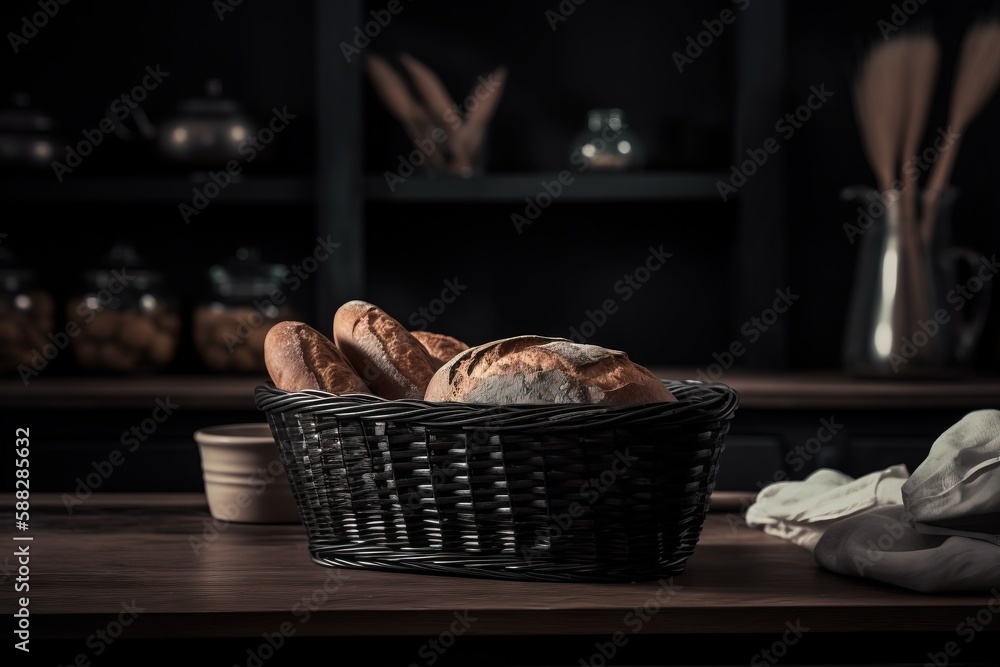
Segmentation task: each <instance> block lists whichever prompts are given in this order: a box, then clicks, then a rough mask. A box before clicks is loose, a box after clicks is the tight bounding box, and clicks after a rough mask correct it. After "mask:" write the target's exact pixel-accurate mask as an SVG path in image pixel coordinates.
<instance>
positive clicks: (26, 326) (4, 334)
mask: <svg viewBox="0 0 1000 667" xmlns="http://www.w3.org/2000/svg"><path fill="white" fill-rule="evenodd" d="M54 310H55V309H54V304H53V301H52V295H51V294H49V293H48V292H46V291H45V290H43V289H41V288H40V287H39V286H38V279H37V275H36V274H35V272H34V271H30V270H25V269H15V268H13V267H12V266H7V267H4V268H0V369H2V370H4V371H12V370H15V369H16V368H17V367H18V366H21V365H24V366H29V367H31V362H32V358H33V357H34V356H35V353H37V354H38V355H41V356H44V358H45V359H48V358H50V355H49V354H47V352H46V346H47V345H48V346H49V347H50V349H51V348H52V341H51V340H49V337H48V334H49V333H51V332H52V331H53V327H54V326H55V312H54Z"/></svg>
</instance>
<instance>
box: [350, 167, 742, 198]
mask: <svg viewBox="0 0 1000 667" xmlns="http://www.w3.org/2000/svg"><path fill="white" fill-rule="evenodd" d="M559 173H560V172H556V171H553V172H551V173H549V172H545V173H532V174H492V175H489V176H484V177H477V178H469V179H462V178H456V177H441V178H437V179H428V178H425V177H415V178H411V179H408V180H406V181H405V182H403V183H398V184H396V185H395V187H394V188H390V187H389V185H388V183H387V182H386V178H385V176H384V175H378V176H369V177H368V179H367V184H366V192H367V194H368V198H369V199H371V200H375V201H394V202H498V203H501V202H523V201H524V199H525V198H530V199H532V200H534V199H536V198H537V197H538V196H539V195H540V194H543V193H546V190H545V189H544V186H543V184H545V183H550V184H553V185H552V186H551V187H552V189H553V190H555V189H556V186H560V187H562V192H561V193H560V194H559V196H558V197H557V199H558V200H559V201H561V202H574V201H604V202H607V201H704V200H713V199H714V200H718V198H719V192H718V189H717V186H716V183H717V182H718V181H725V180H726V178H727V176H726V174H724V173H722V172H718V173H716V172H694V171H692V172H686V171H664V172H653V173H648V172H638V173H631V172H630V173H614V174H594V173H592V174H577V173H574V172H573V171H569V173H570V174H571V176H572V178H573V180H572V181H570V182H569V183H568V184H567V185H562V184H560V183H559V180H558V179H559ZM564 176H565V175H564ZM564 180H568V179H565V178H564Z"/></svg>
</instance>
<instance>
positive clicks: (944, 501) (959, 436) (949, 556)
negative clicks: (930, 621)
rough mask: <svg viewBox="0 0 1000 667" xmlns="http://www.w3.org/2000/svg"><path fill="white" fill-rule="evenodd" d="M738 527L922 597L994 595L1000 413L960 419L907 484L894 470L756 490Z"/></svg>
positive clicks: (998, 556)
mask: <svg viewBox="0 0 1000 667" xmlns="http://www.w3.org/2000/svg"><path fill="white" fill-rule="evenodd" d="M746 519H747V524H748V525H750V526H754V527H759V528H763V529H764V531H765V532H767V533H770V534H771V535H777V536H778V537H783V538H785V539H788V540H791V541H792V542H794V543H796V544H799V545H801V546H803V547H806V548H807V549H809V550H811V551H812V552H813V557H814V558H815V560H816V563H817V564H819V565H820V566H822V567H824V568H826V569H828V570H831V571H832V572H837V573H839V574H844V575H849V576H855V577H867V578H871V579H877V580H879V581H883V582H885V583H889V584H894V585H896V586H902V587H904V588H909V589H911V590H915V591H920V592H924V593H942V592H996V590H997V589H998V588H1000V410H978V411H975V412H971V413H969V414H967V415H966V416H965V417H963V418H962V419H961V420H960V421H959V422H958V423H956V424H955V425H954V426H952V427H951V428H949V429H948V430H947V431H945V432H944V433H943V434H941V436H940V437H938V438H937V439H936V440H935V441H934V444H933V446H932V447H931V450H930V452H929V453H928V455H927V458H926V459H925V460H924V461H923V463H921V464H920V466H919V467H918V468H917V469H916V470H915V471H914V472H913V475H909V473H908V472H907V470H906V467H905V466H902V465H898V466H892V467H891V468H886V469H885V470H880V471H878V472H874V473H871V474H869V475H865V476H864V477H860V478H858V479H852V478H851V477H848V476H847V475H844V474H843V473H840V472H837V471H835V470H829V469H822V470H818V471H816V472H814V473H813V474H811V475H810V476H809V477H807V478H806V479H804V480H802V481H801V482H780V483H778V484H772V485H771V486H768V487H765V488H764V489H762V490H761V492H760V493H759V494H758V495H757V499H756V502H755V503H754V504H753V505H751V506H750V507H749V508H748V510H747V515H746Z"/></svg>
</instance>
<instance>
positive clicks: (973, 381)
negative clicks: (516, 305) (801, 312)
mask: <svg viewBox="0 0 1000 667" xmlns="http://www.w3.org/2000/svg"><path fill="white" fill-rule="evenodd" d="M651 370H652V371H653V372H654V373H655V374H656V375H657V376H658V377H662V378H670V379H678V380H686V379H694V378H697V377H698V375H697V372H696V371H695V370H693V369H690V368H658V367H653V368H651ZM266 381H267V378H266V377H262V376H245V377H241V376H225V377H221V376H220V377H216V376H204V377H199V376H152V377H136V378H112V377H99V378H98V377H95V378H85V377H74V378H68V377H52V378H46V377H39V378H37V379H35V380H33V381H32V382H31V384H30V385H29V386H27V387H25V386H24V384H22V383H21V382H20V381H19V380H5V381H3V382H0V408H8V409H10V408H42V407H45V408H105V409H121V408H145V407H148V406H149V404H150V402H151V401H153V400H155V399H157V398H162V397H164V396H169V397H170V398H171V400H173V401H175V402H178V403H182V404H183V405H185V406H186V407H190V408H193V409H207V410H212V409H247V410H256V405H255V404H254V400H253V393H254V389H255V388H256V387H257V386H258V385H260V384H262V383H263V382H266ZM719 381H721V382H724V383H726V384H728V385H729V386H731V387H733V388H734V389H735V390H736V391H738V392H739V394H740V408H741V409H744V410H746V409H750V410H806V409H824V410H825V409H840V410H866V411H867V410H890V409H895V410H934V409H963V410H974V409H981V408H989V407H996V406H997V405H998V404H1000V377H973V378H965V379H961V380H899V381H890V380H861V379H855V378H850V377H846V376H843V375H838V374H833V373H829V374H821V373H784V374H773V375H770V374H763V373H746V372H736V371H731V372H727V373H724V374H723V375H722V376H721V377H720V378H719Z"/></svg>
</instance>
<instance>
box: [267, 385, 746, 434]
mask: <svg viewBox="0 0 1000 667" xmlns="http://www.w3.org/2000/svg"><path fill="white" fill-rule="evenodd" d="M660 381H661V382H662V383H663V384H664V385H665V386H666V387H667V388H668V389H669V390H670V391H671V393H673V394H674V396H675V397H676V398H677V400H676V401H670V402H667V401H657V402H651V403H642V404H635V405H624V406H595V405H592V404H582V403H555V404H553V403H510V404H484V403H462V402H432V401H424V400H421V399H387V398H383V397H381V396H375V395H373V394H333V393H330V392H325V391H321V390H317V389H306V390H303V391H298V392H290V391H286V390H284V389H279V388H277V387H275V386H274V383H273V382H272V381H268V382H267V383H266V384H262V385H259V386H257V388H256V389H255V390H254V399H255V402H256V405H257V408H258V409H259V410H261V411H264V412H267V413H285V412H295V413H299V414H314V415H328V416H332V417H334V418H345V419H360V420H362V421H383V422H384V421H393V422H406V423H408V424H411V425H414V426H436V427H448V428H459V429H465V430H468V429H482V428H487V429H489V430H490V431H516V430H531V431H533V432H537V431H538V430H539V429H543V430H545V431H563V430H578V429H580V428H581V427H606V426H614V425H619V424H621V425H629V426H633V425H644V424H648V425H664V424H667V425H672V426H681V425H684V424H691V423H697V424H704V423H705V422H706V421H715V420H726V419H729V418H731V417H732V415H733V414H734V413H735V411H736V410H737V408H738V407H739V403H740V395H739V392H737V391H736V390H735V389H733V388H732V387H730V386H729V385H727V384H724V383H722V382H704V381H701V380H670V379H661V380H660Z"/></svg>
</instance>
